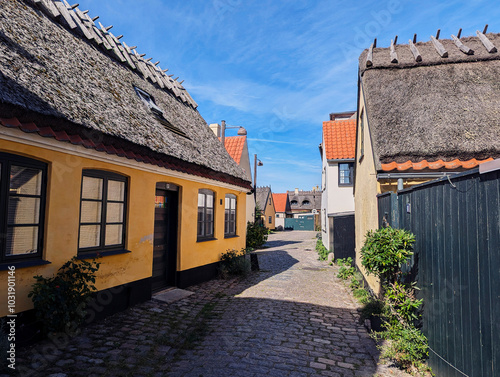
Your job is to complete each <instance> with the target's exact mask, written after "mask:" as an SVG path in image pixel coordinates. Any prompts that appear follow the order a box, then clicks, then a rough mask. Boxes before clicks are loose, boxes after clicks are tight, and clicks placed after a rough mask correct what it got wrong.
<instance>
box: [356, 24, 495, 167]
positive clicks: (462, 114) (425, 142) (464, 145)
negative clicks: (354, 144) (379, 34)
mask: <svg viewBox="0 0 500 377" xmlns="http://www.w3.org/2000/svg"><path fill="white" fill-rule="evenodd" d="M486 37H487V38H488V39H489V40H490V41H491V42H492V43H493V45H495V46H496V47H497V48H500V34H487V35H486ZM439 41H440V42H441V44H442V46H443V47H444V48H445V49H446V50H447V53H448V57H441V56H440V55H439V54H438V52H437V50H436V48H435V47H434V45H433V43H432V42H430V41H429V42H425V43H423V42H419V43H416V44H415V47H416V48H417V49H418V52H419V53H420V56H421V61H419V62H418V61H416V59H415V57H414V55H413V54H412V52H411V50H410V47H409V44H406V45H397V46H396V48H395V52H396V53H397V59H398V61H397V63H391V55H390V48H374V49H373V59H372V65H371V66H369V67H368V66H367V55H368V52H369V50H365V51H364V52H363V53H362V54H361V56H360V58H359V64H360V76H361V85H362V89H363V92H364V95H365V104H366V107H365V109H366V114H367V116H368V122H369V126H370V133H371V138H372V142H373V147H374V153H375V160H376V164H377V170H380V168H381V164H382V163H391V162H393V161H396V162H405V161H408V160H410V161H412V162H418V161H421V160H424V159H426V160H428V161H429V162H430V161H436V160H439V159H442V160H443V161H451V160H455V159H459V160H462V161H464V160H469V159H473V158H477V159H486V158H489V157H493V158H497V157H500V81H499V77H500V54H499V53H498V52H491V53H490V52H488V51H487V50H486V48H485V46H484V45H483V43H482V42H481V41H480V39H479V37H467V38H461V42H462V43H463V44H464V45H465V46H467V47H469V48H470V49H472V50H473V51H474V54H473V55H466V54H465V53H463V52H462V51H460V50H459V48H458V47H457V46H456V45H455V43H454V41H453V40H441V39H440V40H439Z"/></svg>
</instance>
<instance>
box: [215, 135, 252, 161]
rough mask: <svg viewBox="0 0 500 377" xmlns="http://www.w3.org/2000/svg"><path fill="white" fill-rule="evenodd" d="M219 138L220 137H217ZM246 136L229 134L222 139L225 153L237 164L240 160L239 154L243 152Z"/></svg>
mask: <svg viewBox="0 0 500 377" xmlns="http://www.w3.org/2000/svg"><path fill="white" fill-rule="evenodd" d="M219 139H220V138H219ZM246 139H247V137H246V136H230V137H226V139H225V140H224V146H225V147H226V150H227V153H229V155H230V156H231V157H232V159H233V160H234V161H236V163H237V164H238V165H239V164H240V161H241V154H242V153H243V146H244V145H245V140H246Z"/></svg>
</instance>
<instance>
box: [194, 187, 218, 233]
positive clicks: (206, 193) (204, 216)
mask: <svg viewBox="0 0 500 377" xmlns="http://www.w3.org/2000/svg"><path fill="white" fill-rule="evenodd" d="M214 202H215V195H214V192H213V191H210V190H205V189H202V190H199V191H198V241H201V240H206V239H212V238H214Z"/></svg>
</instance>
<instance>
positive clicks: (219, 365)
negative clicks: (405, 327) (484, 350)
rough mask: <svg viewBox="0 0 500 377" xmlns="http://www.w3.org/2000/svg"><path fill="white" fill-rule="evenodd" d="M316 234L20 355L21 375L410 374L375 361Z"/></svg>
mask: <svg viewBox="0 0 500 377" xmlns="http://www.w3.org/2000/svg"><path fill="white" fill-rule="evenodd" d="M315 242H316V239H315V232H307V231H302V232H300V231H295V232H281V233H277V234H272V235H270V236H269V240H268V243H267V246H268V248H267V249H263V250H261V251H259V252H258V253H259V264H260V268H261V270H260V271H259V272H254V273H252V274H250V275H249V276H248V277H246V278H239V279H230V280H213V281H210V282H207V283H203V284H200V285H197V286H194V287H190V288H189V290H190V291H192V292H194V294H192V295H191V296H189V297H187V298H184V299H182V300H180V301H177V302H175V303H172V304H166V303H164V302H160V301H157V300H154V299H153V300H151V301H149V302H146V303H144V304H141V305H138V306H136V307H133V308H131V309H129V310H127V311H124V312H121V313H119V314H117V315H114V316H112V317H109V318H107V319H106V320H104V321H101V322H99V323H95V324H92V325H90V326H87V327H86V328H84V329H83V331H82V333H81V334H80V335H78V336H75V337H72V338H70V337H68V336H66V335H64V336H61V337H60V338H58V339H53V340H46V341H43V342H41V343H38V344H36V345H34V346H33V347H31V348H29V349H26V350H24V351H21V352H20V353H19V354H18V359H17V365H18V367H19V372H20V375H24V376H52V377H65V376H134V377H135V376H171V377H174V376H175V377H176V376H192V377H223V376H244V377H252V376H312V375H314V376H316V375H319V376H407V375H406V374H405V373H403V372H402V371H400V370H398V369H397V368H394V367H390V366H387V365H378V351H377V349H376V347H375V344H374V342H373V341H372V340H371V339H370V337H369V336H368V334H367V332H366V330H365V328H364V327H363V326H361V325H359V324H358V313H357V310H356V309H357V308H358V307H359V304H357V302H356V301H355V300H354V298H353V297H352V295H351V293H350V291H349V290H348V289H347V288H346V287H345V286H344V285H343V283H342V282H341V281H340V280H339V279H337V278H336V277H335V275H336V267H332V266H328V264H327V263H326V262H321V261H318V255H317V253H316V251H315Z"/></svg>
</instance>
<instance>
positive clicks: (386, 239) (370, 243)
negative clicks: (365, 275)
mask: <svg viewBox="0 0 500 377" xmlns="http://www.w3.org/2000/svg"><path fill="white" fill-rule="evenodd" d="M414 242H415V236H414V235H413V234H412V233H410V232H408V231H406V230H404V229H395V228H391V227H387V228H382V229H378V230H375V231H368V233H367V235H366V239H365V244H364V246H363V247H362V248H361V258H362V262H361V263H362V265H363V266H364V267H365V268H366V270H367V271H368V272H369V273H371V274H374V275H376V276H378V277H379V278H380V279H381V281H382V283H385V282H389V283H391V282H394V281H396V279H397V277H398V275H399V274H400V266H401V264H402V263H404V262H406V261H407V260H408V258H409V257H410V256H411V255H413V243H414Z"/></svg>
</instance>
